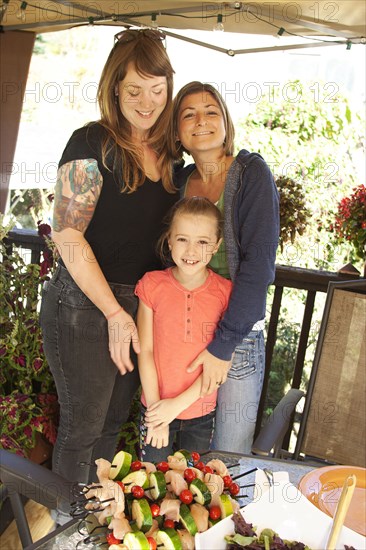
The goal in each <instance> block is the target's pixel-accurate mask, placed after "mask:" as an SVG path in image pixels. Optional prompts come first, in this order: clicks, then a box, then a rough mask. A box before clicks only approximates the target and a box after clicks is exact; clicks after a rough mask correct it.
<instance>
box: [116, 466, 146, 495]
mask: <svg viewBox="0 0 366 550" xmlns="http://www.w3.org/2000/svg"><path fill="white" fill-rule="evenodd" d="M122 483H124V485H125V493H131V489H132V487H133V486H134V485H139V486H140V487H142V488H143V489H146V487H148V486H149V480H148V477H147V473H146V471H145V470H137V471H136V472H131V473H129V474H128V475H127V476H126V477H124V478H123V479H122Z"/></svg>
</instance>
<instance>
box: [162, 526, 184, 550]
mask: <svg viewBox="0 0 366 550" xmlns="http://www.w3.org/2000/svg"><path fill="white" fill-rule="evenodd" d="M156 542H157V543H158V546H159V547H160V548H162V549H164V550H183V547H182V543H181V541H180V537H179V535H178V533H177V531H176V530H175V529H171V528H170V527H169V528H168V529H164V531H158V534H157V537H156ZM160 545H162V546H160Z"/></svg>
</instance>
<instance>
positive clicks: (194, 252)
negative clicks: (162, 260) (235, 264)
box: [168, 214, 221, 276]
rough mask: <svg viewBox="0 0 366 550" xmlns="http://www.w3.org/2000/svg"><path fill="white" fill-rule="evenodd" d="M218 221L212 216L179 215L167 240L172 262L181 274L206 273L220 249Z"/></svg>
mask: <svg viewBox="0 0 366 550" xmlns="http://www.w3.org/2000/svg"><path fill="white" fill-rule="evenodd" d="M217 233H218V227H217V220H216V219H215V218H214V217H213V216H207V215H192V214H176V215H175V217H174V220H173V223H172V226H171V231H170V235H169V239H168V244H169V249H170V252H171V255H172V259H173V261H174V263H175V265H176V266H177V267H178V270H179V271H180V272H181V273H182V274H187V275H190V276H192V275H195V276H197V275H198V276H199V274H200V273H202V274H203V273H205V271H206V266H207V264H208V263H209V262H210V260H211V258H212V256H213V254H215V253H216V252H217V250H218V248H219V246H220V243H221V239H220V240H218V237H217Z"/></svg>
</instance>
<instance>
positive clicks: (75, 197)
mask: <svg viewBox="0 0 366 550" xmlns="http://www.w3.org/2000/svg"><path fill="white" fill-rule="evenodd" d="M102 185H103V178H102V175H101V174H100V172H99V169H98V164H97V161H96V160H94V159H86V160H75V161H71V162H68V163H66V164H64V165H63V166H61V167H60V168H59V171H58V175H57V185H56V191H55V202H54V219H53V232H52V238H53V240H54V242H55V244H56V246H57V249H58V251H59V253H60V255H61V257H62V259H63V261H64V263H65V266H66V267H67V269H68V271H69V273H70V275H71V276H72V278H73V279H74V281H75V282H76V284H77V285H78V286H79V288H80V289H81V290H82V291H83V292H84V293H85V294H86V296H88V298H89V299H90V300H91V301H92V302H93V303H94V304H95V306H96V307H97V308H99V309H100V310H101V312H102V313H103V314H104V315H105V316H106V318H107V319H108V318H109V317H110V316H111V318H110V319H109V321H108V327H109V349H110V353H111V357H112V360H113V361H114V363H115V364H116V365H117V367H118V369H119V370H120V372H121V373H122V374H125V373H126V372H127V371H132V370H133V364H132V362H131V359H130V343H131V341H132V345H133V347H134V350H135V351H136V353H139V341H138V336H137V331H136V326H135V323H134V321H133V319H132V317H131V316H130V315H129V314H128V313H126V312H125V311H124V310H123V309H122V308H121V306H120V305H119V303H118V302H117V300H116V298H115V297H114V295H113V293H112V291H111V289H110V287H109V285H108V283H107V281H106V279H105V277H104V275H103V273H102V270H101V269H100V266H99V264H98V262H97V260H96V258H95V256H94V254H93V251H92V249H91V247H90V245H89V243H88V242H87V240H86V239H85V237H84V233H85V231H86V229H87V227H88V225H89V223H90V221H91V219H92V217H93V215H94V211H95V208H96V205H97V203H98V199H99V196H100V193H101V189H102ZM106 215H107V214H106ZM116 312H118V313H116Z"/></svg>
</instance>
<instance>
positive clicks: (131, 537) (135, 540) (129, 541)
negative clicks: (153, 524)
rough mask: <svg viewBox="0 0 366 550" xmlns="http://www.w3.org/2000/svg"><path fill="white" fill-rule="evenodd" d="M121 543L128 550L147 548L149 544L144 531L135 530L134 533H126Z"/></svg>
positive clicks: (146, 549)
mask: <svg viewBox="0 0 366 550" xmlns="http://www.w3.org/2000/svg"><path fill="white" fill-rule="evenodd" d="M123 544H124V545H125V546H127V548H128V550H149V549H150V544H149V541H148V540H147V538H146V537H145V535H144V533H141V531H136V533H126V534H125V536H124V538H123Z"/></svg>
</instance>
